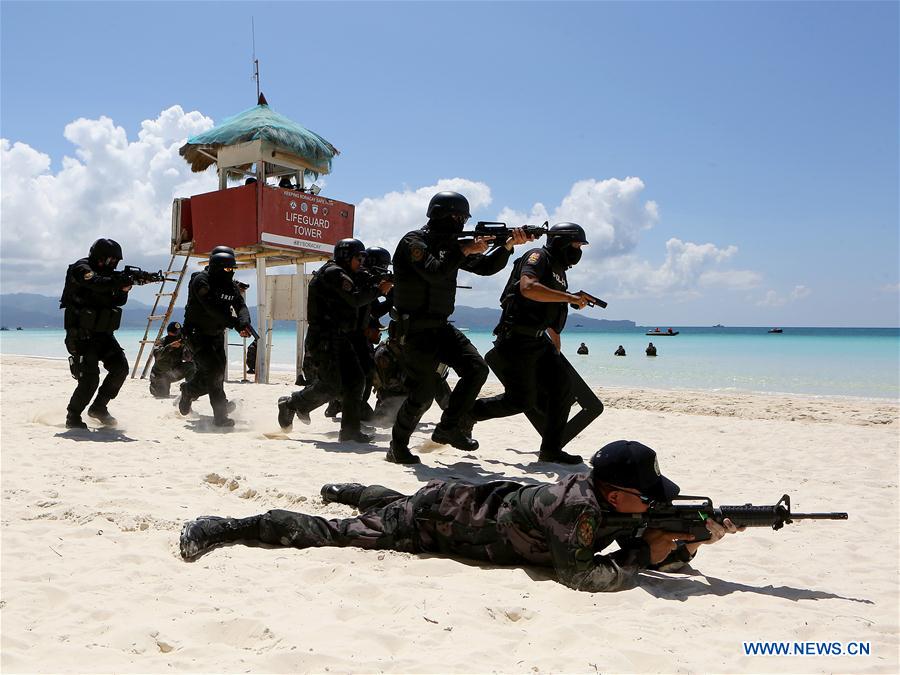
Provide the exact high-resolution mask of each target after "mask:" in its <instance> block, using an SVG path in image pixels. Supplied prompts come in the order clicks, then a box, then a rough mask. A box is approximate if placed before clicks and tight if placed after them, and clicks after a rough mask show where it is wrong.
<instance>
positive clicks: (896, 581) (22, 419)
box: [0, 356, 900, 673]
mask: <svg viewBox="0 0 900 675" xmlns="http://www.w3.org/2000/svg"><path fill="white" fill-rule="evenodd" d="M0 367H2V420H0V421H2V428H0V442H2V490H3V500H2V592H0V596H2V597H0V619H2V663H0V666H2V670H3V672H5V673H13V672H47V673H69V672H118V673H137V672H144V673H146V672H170V671H190V672H258V673H259V672H278V673H288V672H382V671H384V672H453V673H457V672H460V673H462V672H517V673H519V672H527V673H532V672H580V673H593V672H665V673H669V672H802V673H806V672H856V673H896V672H898V670H900V662H898V649H900V645H898V642H900V640H898V633H900V625H898V623H900V622H898V596H900V576H898V560H900V550H898V532H900V522H898V521H900V518H898V440H900V421H898V416H900V413H898V405H897V403H896V402H890V401H875V400H863V399H852V400H851V399H837V398H804V397H798V396H761V395H750V394H735V393H728V394H717V393H709V392H697V391H691V392H677V393H676V392H666V391H653V390H627V389H613V390H609V389H604V388H602V387H601V388H598V389H597V391H598V393H599V395H600V397H601V399H603V401H604V403H605V404H606V406H607V408H606V410H605V412H604V413H603V415H601V417H600V418H599V419H597V420H596V421H595V422H594V423H593V425H591V426H590V427H589V428H588V429H587V430H586V431H585V432H584V433H582V434H581V435H580V436H579V437H578V438H576V439H575V440H574V441H573V442H572V444H570V446H568V447H567V450H569V451H571V452H578V453H580V454H582V455H584V456H585V457H590V455H591V454H592V453H593V452H594V451H595V450H596V449H598V448H599V447H600V446H602V445H603V444H605V443H607V442H608V441H611V440H616V439H619V438H628V439H635V440H640V441H642V442H644V443H646V444H648V445H650V446H651V447H653V448H655V449H656V450H657V452H658V453H659V457H660V465H661V468H662V470H663V472H664V473H665V474H666V475H668V476H669V477H671V478H672V479H673V480H675V481H676V482H677V483H679V484H680V485H681V487H682V491H683V493H686V494H702V495H708V496H710V497H711V498H712V499H713V500H714V502H715V503H716V504H743V503H746V502H753V503H756V504H772V503H774V502H775V501H777V500H778V498H779V497H781V495H782V494H784V493H789V494H790V496H791V498H792V502H793V507H794V510H795V511H848V512H849V513H850V518H849V520H848V521H846V522H840V521H835V522H831V521H826V522H817V523H809V522H804V523H799V524H794V525H788V526H786V527H785V528H784V529H782V530H780V531H777V532H773V531H771V530H767V529H758V530H753V531H748V532H746V533H744V534H740V535H734V536H731V537H729V538H728V539H726V541H724V542H723V543H721V544H718V545H715V546H709V547H703V548H702V549H701V551H700V554H699V555H698V556H697V558H696V559H695V561H694V563H693V564H692V566H691V568H690V569H689V570H688V571H687V573H686V574H668V575H667V574H658V573H648V574H644V575H641V579H640V584H639V585H638V586H637V587H636V588H634V589H631V590H627V591H622V592H618V593H611V594H590V593H581V592H577V591H574V590H570V589H568V588H566V587H564V586H563V585H561V584H559V583H557V582H556V581H555V580H554V578H553V575H552V571H551V570H549V569H532V568H499V567H492V566H488V565H484V564H480V563H474V562H464V561H457V560H450V559H445V558H439V557H434V556H427V557H426V556H413V555H408V554H403V553H396V552H390V551H363V550H358V549H333V548H332V549H308V550H295V549H266V548H261V547H247V546H231V547H226V548H220V549H217V550H215V551H213V552H211V553H210V554H208V555H206V556H204V557H202V558H201V559H200V560H199V561H197V562H195V563H190V564H189V563H185V562H183V561H182V560H181V559H180V557H179V555H178V534H179V531H180V528H181V525H182V523H183V522H184V521H185V520H186V519H189V518H193V517H196V516H198V515H203V514H217V515H232V516H246V515H250V514H255V513H261V512H263V511H266V510H268V509H272V508H285V509H294V510H301V511H305V512H309V513H314V514H320V515H324V516H328V517H343V516H349V515H352V514H353V510H352V509H350V508H349V507H346V506H342V505H336V504H330V505H326V504H323V502H322V500H321V498H320V496H319V488H320V487H321V485H322V484H323V483H326V482H341V481H358V482H362V483H380V484H384V485H388V486H390V487H394V488H397V489H399V490H403V491H414V490H415V489H417V487H419V486H421V485H422V484H423V483H424V482H426V481H427V480H429V479H432V478H443V479H464V480H472V481H483V480H492V479H497V478H513V479H522V480H527V481H553V480H556V479H557V478H558V477H559V476H560V475H564V474H565V473H568V472H569V471H570V469H568V468H563V467H561V466H559V465H547V464H537V463H536V462H535V460H536V455H537V452H536V450H537V438H538V437H537V434H536V433H535V432H534V430H533V429H532V428H531V426H530V425H529V424H528V422H527V420H526V419H525V418H524V417H522V416H520V417H515V418H510V419H507V420H497V421H493V422H488V423H484V424H481V425H479V426H478V427H477V428H476V437H477V438H478V439H479V441H480V443H481V448H480V449H479V450H478V451H477V452H476V453H474V454H467V453H463V452H461V451H459V450H455V449H453V448H450V447H447V446H436V445H434V444H433V443H431V441H430V440H429V437H430V433H431V429H432V428H433V424H434V422H435V421H436V420H437V418H438V414H437V413H439V410H438V409H437V408H436V407H435V408H433V409H432V410H431V411H430V412H429V413H428V414H427V415H426V417H425V418H424V419H423V425H422V426H421V427H420V428H419V430H418V432H417V433H416V435H415V437H414V442H415V443H416V444H417V446H418V447H416V448H413V449H414V451H415V452H418V453H419V454H420V455H421V456H422V459H423V464H422V465H420V466H416V467H401V466H397V465H393V464H389V463H387V462H385V461H384V452H385V449H386V447H387V442H388V438H389V430H384V429H380V430H379V433H378V436H377V443H378V447H377V448H376V449H363V448H361V446H354V445H352V444H341V443H339V442H338V440H337V431H338V426H337V424H335V423H334V422H333V421H331V420H329V419H326V418H325V417H324V416H323V414H322V409H320V410H319V411H316V412H315V413H313V422H312V424H311V425H310V426H308V427H307V426H304V425H301V424H295V427H294V430H293V431H292V432H291V433H289V434H286V435H285V434H283V433H281V431H280V430H279V429H278V425H277V423H276V408H275V401H276V399H277V398H278V397H279V396H282V395H285V394H286V393H288V392H290V391H291V390H292V389H294V387H293V385H292V382H290V381H288V379H287V378H286V377H282V379H281V380H280V381H278V382H276V383H275V384H271V385H265V386H263V385H251V384H240V383H235V382H232V383H228V384H227V385H226V392H227V393H228V395H229V397H230V398H231V399H232V400H234V401H236V402H237V405H238V408H237V410H236V412H235V414H234V417H235V419H236V420H237V426H236V427H235V428H234V429H233V430H231V431H229V432H225V433H222V432H220V431H219V430H217V429H215V428H214V427H212V425H211V410H210V408H209V404H208V402H206V401H205V400H201V401H199V402H197V404H195V406H194V407H195V413H194V414H192V415H191V416H189V417H187V418H183V417H181V416H180V415H178V412H177V409H176V407H175V399H174V398H173V399H169V400H156V399H154V398H152V397H151V396H150V394H149V391H148V389H147V382H146V381H142V380H131V379H129V380H128V381H127V382H126V384H125V386H124V388H123V390H122V392H121V394H120V395H119V398H118V399H116V400H115V401H113V402H112V403H111V404H110V410H111V412H112V413H113V414H114V415H116V416H117V417H118V419H119V427H118V428H117V429H115V430H112V429H108V430H103V429H97V428H96V427H95V426H92V428H91V429H90V430H89V431H88V432H84V431H67V430H66V429H65V428H64V424H63V421H64V417H65V405H66V402H67V400H68V397H69V395H70V393H71V391H72V389H73V385H74V382H73V380H72V379H71V378H70V377H69V374H68V370H67V367H66V364H65V363H64V362H63V361H59V360H49V359H39V358H25V357H10V356H3V357H0ZM490 390H491V388H490V387H489V388H486V390H485V392H483V393H484V394H487V393H490ZM173 391H177V386H176V387H174V388H173ZM91 422H92V421H90V422H89V423H91ZM581 470H587V467H586V466H584V467H582V469H581ZM757 641H778V642H790V643H801V642H802V643H807V642H815V643H840V644H841V645H842V646H843V647H844V649H845V651H846V646H847V645H848V644H849V643H851V642H854V643H855V642H859V643H864V644H868V645H869V649H870V653H869V654H868V655H858V656H851V655H846V654H842V655H840V656H834V655H806V656H802V655H777V656H776V655H767V656H762V655H745V653H744V652H745V650H744V647H743V643H747V642H757Z"/></svg>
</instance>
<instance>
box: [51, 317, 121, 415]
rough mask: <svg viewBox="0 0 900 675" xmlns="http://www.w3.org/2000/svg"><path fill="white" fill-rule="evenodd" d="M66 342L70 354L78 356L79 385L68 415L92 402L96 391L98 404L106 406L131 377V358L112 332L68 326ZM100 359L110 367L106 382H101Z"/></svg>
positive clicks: (81, 409)
mask: <svg viewBox="0 0 900 675" xmlns="http://www.w3.org/2000/svg"><path fill="white" fill-rule="evenodd" d="M65 342H66V350H68V352H69V354H71V355H72V356H74V357H75V358H76V359H78V360H79V375H78V385H77V386H76V387H75V391H74V393H73V394H72V398H70V399H69V405H68V406H67V407H66V410H67V411H68V413H69V415H72V416H73V417H76V416H78V415H81V413H82V411H83V410H84V409H85V408H86V407H87V404H88V403H90V402H91V397H93V395H94V392H95V391H96V392H97V398H96V400H95V403H96V404H97V405H104V406H105V405H106V404H107V403H109V402H110V401H111V400H112V399H114V398H115V397H116V396H117V395H118V393H119V390H120V389H121V388H122V385H123V384H124V383H125V378H126V377H128V359H126V358H125V352H124V351H122V347H121V346H120V345H119V342H118V340H116V337H115V335H113V334H112V333H94V332H84V331H79V330H77V329H75V330H68V331H66V341H65ZM100 363H102V364H103V367H104V368H105V369H106V371H107V374H106V377H104V378H103V384H100ZM98 384H100V389H99V390H98V389H97V385H98Z"/></svg>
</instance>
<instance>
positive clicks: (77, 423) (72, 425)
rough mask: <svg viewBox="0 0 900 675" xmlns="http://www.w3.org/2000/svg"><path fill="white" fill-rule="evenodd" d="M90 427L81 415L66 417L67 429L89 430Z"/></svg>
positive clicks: (70, 414)
mask: <svg viewBox="0 0 900 675" xmlns="http://www.w3.org/2000/svg"><path fill="white" fill-rule="evenodd" d="M87 428H88V425H87V424H85V423H84V421H83V420H82V419H81V415H73V414H72V413H69V414H68V415H66V429H87Z"/></svg>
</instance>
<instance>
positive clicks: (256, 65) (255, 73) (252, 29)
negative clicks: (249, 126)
mask: <svg viewBox="0 0 900 675" xmlns="http://www.w3.org/2000/svg"><path fill="white" fill-rule="evenodd" d="M250 34H251V36H252V40H253V75H252V76H251V77H250V79H252V80H256V100H257V101H259V103H262V102H263V101H260V95H259V59H258V58H256V24H255V23H254V22H253V17H252V16H251V17H250Z"/></svg>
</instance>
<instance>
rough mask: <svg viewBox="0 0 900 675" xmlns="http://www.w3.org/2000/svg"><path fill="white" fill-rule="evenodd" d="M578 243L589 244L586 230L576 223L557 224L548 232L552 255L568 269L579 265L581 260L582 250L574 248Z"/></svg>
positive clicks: (548, 242) (548, 245)
mask: <svg viewBox="0 0 900 675" xmlns="http://www.w3.org/2000/svg"><path fill="white" fill-rule="evenodd" d="M576 242H578V243H582V244H586V243H588V240H587V237H586V236H585V234H584V228H583V227H581V225H577V224H576V223H557V224H556V225H554V226H553V227H551V228H550V230H549V231H548V232H547V248H548V249H549V250H550V255H551V256H553V257H554V258H555V259H556V260H561V261H562V262H563V263H564V264H565V265H566V266H568V267H571V266H572V265H577V264H578V261H579V260H581V249H580V248H578V247H576V246H572V244H574V243H576Z"/></svg>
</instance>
